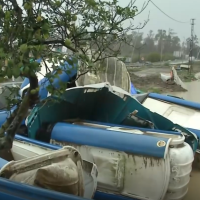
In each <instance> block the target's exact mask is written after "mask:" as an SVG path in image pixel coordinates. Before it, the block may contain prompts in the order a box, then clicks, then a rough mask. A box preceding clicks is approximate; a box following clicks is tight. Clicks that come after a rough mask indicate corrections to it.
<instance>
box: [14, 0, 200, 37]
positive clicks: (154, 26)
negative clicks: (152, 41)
mask: <svg viewBox="0 0 200 200" xmlns="http://www.w3.org/2000/svg"><path fill="white" fill-rule="evenodd" d="M17 1H18V2H20V3H21V2H22V0H17ZM118 1H119V3H120V5H121V6H126V5H127V4H128V2H130V0H118ZM152 1H153V2H154V3H155V4H156V5H157V6H158V7H159V8H160V9H162V10H163V11H164V12H165V13H167V14H168V15H170V16H171V17H172V18H175V19H176V20H178V21H184V22H187V21H188V23H184V24H182V23H178V22H175V21H173V20H171V19H169V18H168V17H167V16H165V15H164V14H163V13H161V12H160V11H159V10H158V9H157V8H156V7H155V6H154V5H153V4H152V3H151V2H150V3H149V5H148V6H147V8H146V9H145V10H144V11H143V12H142V13H141V14H140V15H138V16H137V17H136V18H135V25H136V26H137V25H139V23H144V21H145V20H147V19H148V15H149V12H150V15H149V22H148V24H147V25H146V26H145V27H144V28H143V30H141V32H144V33H145V34H147V33H148V31H149V30H153V31H154V32H156V31H157V30H158V29H165V30H169V28H171V29H173V30H174V32H176V33H177V34H178V35H179V37H180V39H181V40H183V39H184V38H188V37H190V33H191V26H190V23H189V21H190V19H192V18H195V19H196V21H195V24H196V25H195V27H194V30H195V34H196V35H197V36H198V37H199V39H200V0H152ZM144 2H146V3H147V2H148V0H136V3H135V5H136V6H137V7H138V9H139V10H141V8H142V6H143V4H144Z"/></svg>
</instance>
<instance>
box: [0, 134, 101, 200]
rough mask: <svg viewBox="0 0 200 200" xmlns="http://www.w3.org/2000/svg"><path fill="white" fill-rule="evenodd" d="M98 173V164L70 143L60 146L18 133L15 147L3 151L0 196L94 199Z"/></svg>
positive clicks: (41, 199)
mask: <svg viewBox="0 0 200 200" xmlns="http://www.w3.org/2000/svg"><path fill="white" fill-rule="evenodd" d="M97 175H98V172H97V167H96V165H95V164H93V163H91V162H88V161H86V160H82V158H81V156H80V154H79V152H78V151H77V150H76V149H75V148H73V147H71V146H66V147H63V148H61V147H60V146H55V145H51V144H45V143H42V142H39V141H34V140H30V139H28V138H25V137H22V136H19V135H16V137H15V140H14V142H13V147H12V149H11V150H10V151H1V152H0V198H1V199H6V198H9V199H12V200H25V199H26V200H27V199H30V200H38V199H39V200H45V199H52V200H61V199H63V200H83V199H85V198H87V199H92V198H93V196H94V194H95V192H96V188H97ZM52 177H53V179H52Z"/></svg>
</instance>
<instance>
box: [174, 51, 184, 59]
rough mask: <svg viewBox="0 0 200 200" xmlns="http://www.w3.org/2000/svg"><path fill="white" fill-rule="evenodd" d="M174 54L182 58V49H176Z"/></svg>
mask: <svg viewBox="0 0 200 200" xmlns="http://www.w3.org/2000/svg"><path fill="white" fill-rule="evenodd" d="M173 56H174V57H176V58H181V57H182V56H183V52H182V51H174V53H173Z"/></svg>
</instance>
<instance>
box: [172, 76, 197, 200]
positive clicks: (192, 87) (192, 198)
mask: <svg viewBox="0 0 200 200" xmlns="http://www.w3.org/2000/svg"><path fill="white" fill-rule="evenodd" d="M185 86H186V88H187V90H188V91H187V92H172V93H171V95H174V96H178V97H182V98H184V99H186V100H189V101H195V102H197V103H200V80H198V81H194V82H190V83H185ZM199 185H200V169H196V168H195V167H194V168H193V171H192V174H191V180H190V184H189V191H188V193H187V195H186V197H185V198H184V200H199V199H200V187H199Z"/></svg>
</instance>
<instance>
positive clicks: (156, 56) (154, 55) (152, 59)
mask: <svg viewBox="0 0 200 200" xmlns="http://www.w3.org/2000/svg"><path fill="white" fill-rule="evenodd" d="M146 60H148V61H150V62H159V61H160V54H159V53H150V54H149V55H147V59H146Z"/></svg>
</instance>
